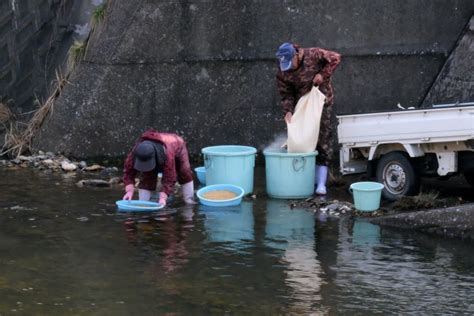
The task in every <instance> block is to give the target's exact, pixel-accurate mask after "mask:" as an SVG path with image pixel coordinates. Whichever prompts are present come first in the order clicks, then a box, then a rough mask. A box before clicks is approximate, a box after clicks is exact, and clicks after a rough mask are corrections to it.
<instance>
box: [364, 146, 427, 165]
mask: <svg viewBox="0 0 474 316" xmlns="http://www.w3.org/2000/svg"><path fill="white" fill-rule="evenodd" d="M394 151H401V152H405V153H406V154H407V155H408V156H409V157H410V158H415V157H423V156H424V155H425V152H424V151H423V149H421V148H420V147H418V146H417V145H412V144H399V143H397V144H380V145H374V146H371V147H370V151H369V161H371V160H374V159H378V158H380V157H381V156H382V155H385V154H388V153H391V152H394Z"/></svg>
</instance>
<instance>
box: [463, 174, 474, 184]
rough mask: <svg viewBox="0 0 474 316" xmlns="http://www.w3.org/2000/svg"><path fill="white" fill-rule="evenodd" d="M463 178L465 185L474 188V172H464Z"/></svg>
mask: <svg viewBox="0 0 474 316" xmlns="http://www.w3.org/2000/svg"><path fill="white" fill-rule="evenodd" d="M464 178H466V181H467V183H469V184H470V185H471V187H474V171H466V172H464Z"/></svg>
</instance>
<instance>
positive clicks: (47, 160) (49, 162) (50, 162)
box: [43, 159, 54, 165]
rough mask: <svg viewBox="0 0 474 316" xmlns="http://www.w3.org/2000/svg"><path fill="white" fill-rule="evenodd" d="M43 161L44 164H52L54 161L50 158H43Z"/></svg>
mask: <svg viewBox="0 0 474 316" xmlns="http://www.w3.org/2000/svg"><path fill="white" fill-rule="evenodd" d="M43 163H44V164H45V165H52V164H53V163H54V161H53V160H52V159H45V160H43Z"/></svg>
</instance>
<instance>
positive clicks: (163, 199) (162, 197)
mask: <svg viewBox="0 0 474 316" xmlns="http://www.w3.org/2000/svg"><path fill="white" fill-rule="evenodd" d="M167 198H168V194H166V193H165V192H160V200H159V201H158V203H160V204H161V205H163V206H166V199H167Z"/></svg>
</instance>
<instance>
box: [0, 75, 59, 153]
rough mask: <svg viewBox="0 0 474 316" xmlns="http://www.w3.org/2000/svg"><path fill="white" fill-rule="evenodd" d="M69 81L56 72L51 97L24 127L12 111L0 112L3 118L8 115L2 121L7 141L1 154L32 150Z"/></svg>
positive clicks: (0, 151)
mask: <svg viewBox="0 0 474 316" xmlns="http://www.w3.org/2000/svg"><path fill="white" fill-rule="evenodd" d="M67 83H68V81H67V79H66V78H65V77H64V76H62V74H61V73H60V72H56V83H55V84H56V85H55V88H54V90H53V92H52V93H51V95H50V96H49V98H48V99H47V100H46V101H45V102H44V103H43V104H41V105H40V106H39V108H38V110H36V111H35V113H34V114H33V117H32V118H31V119H30V121H29V122H28V123H27V124H26V126H25V127H24V128H22V124H21V122H17V121H16V120H14V117H13V115H11V112H10V115H8V113H6V111H4V112H2V113H1V114H0V115H1V117H2V118H6V117H8V120H7V121H6V123H3V120H2V121H1V122H2V124H3V125H4V127H5V129H6V133H5V142H4V144H3V147H2V148H1V149H0V156H4V155H8V156H10V157H18V156H19V155H21V154H23V153H25V152H29V151H31V142H32V139H33V137H34V136H35V134H36V132H37V131H38V130H39V129H40V127H41V125H42V124H43V122H44V120H45V119H46V118H47V117H48V115H50V114H51V113H52V111H53V105H54V101H55V99H56V98H57V97H58V96H59V95H60V94H61V91H62V90H63V88H64V86H65V85H66V84H67ZM7 110H8V109H7Z"/></svg>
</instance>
